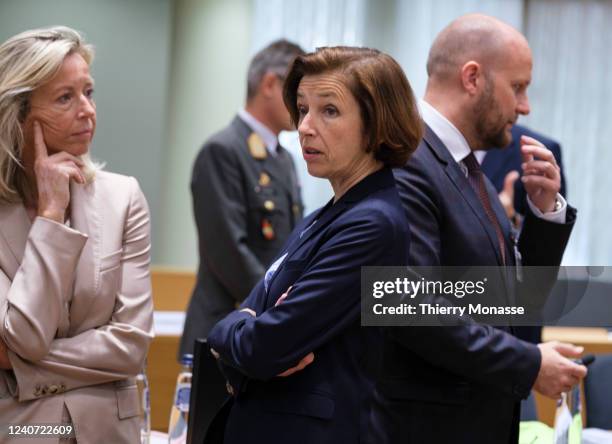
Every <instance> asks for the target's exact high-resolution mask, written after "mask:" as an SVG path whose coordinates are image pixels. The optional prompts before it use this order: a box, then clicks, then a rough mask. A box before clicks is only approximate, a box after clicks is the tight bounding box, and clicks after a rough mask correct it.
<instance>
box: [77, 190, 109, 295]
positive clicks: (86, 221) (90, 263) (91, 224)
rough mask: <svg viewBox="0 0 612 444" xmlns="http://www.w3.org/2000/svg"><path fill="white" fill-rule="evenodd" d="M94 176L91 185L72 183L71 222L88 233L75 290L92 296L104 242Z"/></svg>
mask: <svg viewBox="0 0 612 444" xmlns="http://www.w3.org/2000/svg"><path fill="white" fill-rule="evenodd" d="M95 187H96V181H95V180H94V181H93V182H91V183H90V184H88V185H78V184H74V183H71V185H70V202H71V208H70V213H71V214H70V223H71V226H72V228H74V229H75V230H77V231H80V232H81V233H85V234H87V236H88V239H87V242H86V243H85V247H83V251H82V252H81V257H80V259H79V263H78V265H77V269H76V275H75V276H76V278H75V284H74V294H75V295H76V294H78V295H79V299H80V300H85V299H83V298H91V297H93V296H94V295H95V294H96V293H97V291H98V288H99V284H100V282H99V281H100V255H101V251H100V247H101V243H102V239H101V236H102V233H101V220H100V212H99V211H98V208H97V206H96V201H95V198H94V196H95Z"/></svg>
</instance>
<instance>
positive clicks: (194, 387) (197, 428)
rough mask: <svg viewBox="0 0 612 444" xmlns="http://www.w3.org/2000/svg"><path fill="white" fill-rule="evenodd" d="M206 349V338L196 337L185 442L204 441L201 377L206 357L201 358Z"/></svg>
mask: <svg viewBox="0 0 612 444" xmlns="http://www.w3.org/2000/svg"><path fill="white" fill-rule="evenodd" d="M206 353H209V351H208V345H207V344H206V339H196V340H195V345H194V348H193V376H192V378H191V395H190V398H189V421H188V424H187V443H188V444H201V443H202V442H204V436H205V434H206V427H205V426H203V420H202V417H203V415H204V413H205V405H204V403H205V402H206V393H205V390H204V389H205V385H206V384H204V382H203V379H204V378H205V376H204V375H206V368H204V367H206V365H207V363H208V362H209V360H208V359H203V357H205V356H206Z"/></svg>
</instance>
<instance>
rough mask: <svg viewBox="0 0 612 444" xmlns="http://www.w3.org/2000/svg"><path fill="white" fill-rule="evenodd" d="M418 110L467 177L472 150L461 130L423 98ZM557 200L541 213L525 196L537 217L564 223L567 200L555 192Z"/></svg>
mask: <svg viewBox="0 0 612 444" xmlns="http://www.w3.org/2000/svg"><path fill="white" fill-rule="evenodd" d="M419 110H420V111H421V116H422V117H423V120H424V121H425V123H426V124H427V125H428V126H429V127H430V128H431V130H432V131H433V132H434V133H436V136H438V138H439V139H440V140H441V141H442V143H443V144H444V145H445V146H446V148H447V149H448V151H449V152H450V154H451V156H452V157H453V159H455V162H457V163H458V164H459V167H460V168H461V170H462V171H463V173H464V174H465V176H466V177H467V175H468V170H467V167H466V166H465V164H464V163H463V159H465V158H466V157H467V156H468V155H469V154H470V153H471V152H472V150H471V149H470V146H469V145H468V143H467V140H465V137H464V136H463V134H461V131H459V130H458V129H457V127H455V125H453V124H452V123H451V122H450V120H448V119H447V118H446V117H444V116H443V115H442V114H441V113H440V112H439V111H438V110H437V109H435V108H434V107H433V106H431V105H430V104H429V103H427V102H426V101H425V100H423V99H421V100H419ZM480 152H483V153H484V152H485V151H480ZM480 152H479V151H475V152H474V155H475V156H476V158H477V159H478V162H480V163H481V162H482V160H483V159H484V155H482V154H480ZM557 200H558V201H559V202H560V203H561V206H560V208H559V209H558V210H556V211H550V212H548V213H542V212H541V211H540V210H539V208H538V207H536V206H535V205H534V204H533V203H532V202H531V199H530V198H529V196H527V204H528V205H529V208H530V209H531V211H532V212H533V214H535V215H536V216H537V217H539V218H542V219H544V220H547V221H549V222H554V223H558V224H563V223H565V214H566V212H567V202H566V201H565V199H564V198H563V196H561V194H559V193H557Z"/></svg>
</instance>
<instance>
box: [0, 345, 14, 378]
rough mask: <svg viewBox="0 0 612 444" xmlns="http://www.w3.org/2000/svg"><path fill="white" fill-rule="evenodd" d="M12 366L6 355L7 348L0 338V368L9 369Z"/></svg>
mask: <svg viewBox="0 0 612 444" xmlns="http://www.w3.org/2000/svg"><path fill="white" fill-rule="evenodd" d="M12 368H13V365H12V364H11V361H10V360H9V357H8V349H7V348H6V344H5V343H4V341H3V340H2V339H0V369H2V370H10V369H12Z"/></svg>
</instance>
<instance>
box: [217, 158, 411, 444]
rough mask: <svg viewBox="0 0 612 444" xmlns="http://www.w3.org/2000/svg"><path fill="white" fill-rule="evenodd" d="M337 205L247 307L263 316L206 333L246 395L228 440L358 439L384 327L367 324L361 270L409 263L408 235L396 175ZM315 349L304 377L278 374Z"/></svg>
mask: <svg viewBox="0 0 612 444" xmlns="http://www.w3.org/2000/svg"><path fill="white" fill-rule="evenodd" d="M332 203H333V202H331V201H330V203H328V204H327V205H326V206H325V207H323V208H322V209H320V210H318V211H317V212H315V213H314V214H312V215H311V216H309V217H307V218H306V219H305V220H304V221H303V222H302V223H301V224H300V226H298V228H297V229H296V230H295V231H294V232H293V233H292V235H291V236H290V238H289V240H288V242H287V244H286V247H285V248H284V249H283V251H282V253H281V254H280V256H279V257H280V258H283V259H282V262H281V263H280V265H279V266H278V269H276V271H272V270H273V268H274V265H273V266H272V267H271V270H269V271H268V273H267V277H266V278H264V279H263V280H262V281H261V282H259V284H258V285H257V286H256V287H255V288H254V289H253V291H252V292H251V294H250V295H249V297H248V298H247V299H246V300H245V302H244V303H243V305H242V306H243V307H249V308H251V309H253V310H254V311H255V312H256V313H257V317H252V316H250V315H249V314H247V313H244V312H240V311H235V312H233V313H231V314H230V315H228V316H227V317H226V318H225V319H223V320H221V321H220V322H219V323H218V324H217V325H216V326H215V327H213V329H212V330H211V332H210V334H209V335H208V342H209V344H210V346H211V347H212V348H214V349H215V350H216V351H218V352H219V354H220V355H221V359H222V361H223V364H224V366H225V369H226V376H227V377H228V379H229V380H230V382H231V383H232V385H234V386H236V387H235V389H236V391H237V392H238V394H237V396H235V398H234V399H233V405H232V406H231V407H229V409H231V410H229V414H228V416H227V423H226V426H225V438H224V442H225V443H235V444H243V443H245V442H255V441H256V442H266V443H279V444H280V443H283V444H285V443H289V442H290V443H304V444H306V443H308V444H313V443H316V444H324V443H330V444H331V443H334V444H336V443H339V442H342V443H358V442H360V435H362V434H363V433H364V430H365V427H366V426H367V418H368V415H369V404H370V398H371V393H372V390H373V372H374V371H375V367H376V363H377V356H378V355H379V354H380V344H381V342H380V341H381V337H380V330H379V329H375V328H361V327H360V281H361V278H360V273H361V267H362V266H366V265H380V266H391V265H399V266H401V265H407V262H408V251H409V229H408V221H407V218H406V215H405V213H404V210H403V208H402V206H401V202H400V199H399V196H398V193H397V190H396V188H395V182H394V179H393V174H392V172H391V170H390V169H388V168H384V169H382V170H380V171H378V172H376V173H373V174H371V175H370V176H368V177H367V178H365V179H363V180H362V181H361V182H359V183H358V184H357V185H355V186H354V187H353V188H351V189H350V190H349V191H347V193H346V194H344V195H343V196H342V197H341V198H340V199H339V200H338V201H337V202H336V203H333V204H332ZM236 278H237V279H239V278H240V277H239V276H237V277H236ZM289 286H292V289H291V291H290V293H289V296H288V297H287V299H286V300H284V301H283V302H282V303H281V304H279V305H278V306H275V303H276V301H277V300H278V298H279V297H280V296H281V295H282V294H283V293H284V292H285V291H286V290H287V288H288V287H289ZM309 352H314V355H315V358H314V362H313V363H312V364H310V365H309V366H307V367H306V368H305V369H304V370H302V371H300V372H297V373H295V374H293V375H291V376H289V377H277V376H276V375H277V374H279V373H281V372H283V371H285V370H287V369H289V368H291V367H293V366H295V365H296V364H297V363H298V362H299V361H300V360H301V359H302V358H303V357H304V356H306V355H307V354H308V353H309ZM228 367H229V369H228ZM232 369H233V370H234V371H238V372H240V374H241V375H242V377H243V379H242V380H240V378H236V374H235V373H233V372H232ZM228 370H229V371H228ZM226 407H227V406H226ZM254 437H256V439H255V438H254ZM254 439H255V441H254Z"/></svg>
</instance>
